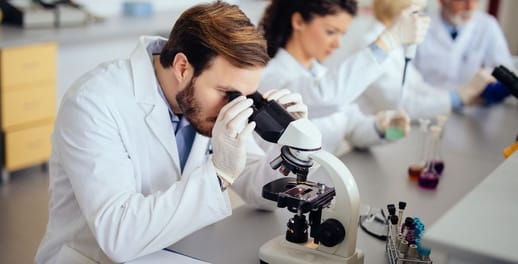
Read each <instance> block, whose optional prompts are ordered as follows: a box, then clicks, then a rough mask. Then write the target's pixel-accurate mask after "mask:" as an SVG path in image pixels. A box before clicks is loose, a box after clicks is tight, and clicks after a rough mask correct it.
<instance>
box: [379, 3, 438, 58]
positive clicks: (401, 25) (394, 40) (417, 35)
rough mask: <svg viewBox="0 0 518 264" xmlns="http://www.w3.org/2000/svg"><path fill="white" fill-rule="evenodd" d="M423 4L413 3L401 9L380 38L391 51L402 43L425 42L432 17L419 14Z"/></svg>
mask: <svg viewBox="0 0 518 264" xmlns="http://www.w3.org/2000/svg"><path fill="white" fill-rule="evenodd" d="M421 9H422V6H420V5H416V4H412V5H411V6H410V7H408V8H406V9H405V10H403V11H401V15H399V17H398V18H396V20H395V21H394V23H393V24H392V25H391V26H390V27H389V28H387V29H385V31H383V33H381V35H380V38H381V40H382V41H383V43H384V44H385V46H386V49H387V51H391V50H393V49H395V48H398V47H400V46H401V45H412V44H419V43H421V42H423V40H424V37H425V36H426V32H427V31H428V28H429V27H430V17H428V16H424V15H421V14H419V13H420V12H421Z"/></svg>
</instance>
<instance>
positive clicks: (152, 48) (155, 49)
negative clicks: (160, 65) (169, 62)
mask: <svg viewBox="0 0 518 264" xmlns="http://www.w3.org/2000/svg"><path fill="white" fill-rule="evenodd" d="M165 44H166V41H165V40H158V41H155V42H152V43H151V44H150V45H148V46H147V47H146V50H147V52H148V53H149V54H151V55H153V54H157V53H160V52H161V51H162V49H163V48H164V46H165ZM155 79H156V84H157V85H156V86H157V88H158V93H159V94H160V97H161V98H162V100H163V101H164V103H165V105H166V106H167V109H168V110H169V115H170V116H171V121H173V122H180V118H179V117H178V116H177V115H175V113H174V112H173V110H172V109H171V105H169V102H168V101H167V99H166V98H165V95H164V91H163V90H162V86H160V82H159V81H158V78H155ZM182 119H184V118H182Z"/></svg>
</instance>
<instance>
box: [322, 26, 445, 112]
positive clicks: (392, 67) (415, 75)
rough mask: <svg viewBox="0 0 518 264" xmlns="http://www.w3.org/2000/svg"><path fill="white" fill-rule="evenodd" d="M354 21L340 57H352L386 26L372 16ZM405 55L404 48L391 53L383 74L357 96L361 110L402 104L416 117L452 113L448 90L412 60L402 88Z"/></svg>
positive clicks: (344, 41) (373, 110) (367, 110)
mask: <svg viewBox="0 0 518 264" xmlns="http://www.w3.org/2000/svg"><path fill="white" fill-rule="evenodd" d="M355 21H358V22H356V23H352V24H351V26H350V27H349V30H348V33H347V34H346V35H345V36H344V39H343V40H342V42H343V43H344V44H343V48H342V47H341V48H340V49H339V50H338V51H337V54H338V55H339V56H351V54H352V53H354V52H357V51H358V50H361V49H363V48H365V47H366V46H367V45H368V44H369V43H371V42H373V41H375V40H376V38H377V37H378V36H379V35H380V34H381V33H382V32H383V30H384V29H385V27H384V25H383V24H381V23H380V22H378V21H377V20H376V19H375V18H374V17H372V16H363V17H359V18H356V19H355ZM404 56H405V55H404V50H403V48H399V49H396V50H393V51H392V52H390V53H389V54H388V57H387V59H386V61H385V62H384V63H383V65H384V67H385V71H384V72H383V74H382V75H381V76H380V77H379V78H378V79H376V81H374V82H373V83H371V84H370V85H369V87H368V88H367V90H365V92H363V93H362V95H361V96H360V97H359V98H358V101H357V103H358V104H359V106H360V109H361V111H363V112H364V113H366V114H376V113H377V112H379V111H383V110H388V109H398V108H400V107H401V108H402V109H403V110H405V112H406V113H407V114H408V115H409V116H410V117H411V118H413V119H416V118H420V117H426V118H431V117H435V116H437V115H440V114H446V113H449V112H450V111H451V100H450V95H449V92H448V91H445V90H439V89H436V88H434V87H432V86H431V85H429V84H427V83H426V82H425V81H424V80H423V78H422V76H421V74H420V73H419V72H418V71H417V70H416V68H415V67H414V66H413V65H412V64H411V63H409V64H408V66H407V73H406V80H405V89H404V90H402V89H401V82H402V77H403V69H404V63H405V60H404ZM325 63H326V65H332V64H334V63H336V62H335V60H334V59H331V60H328V61H326V62H325ZM400 101H401V102H400Z"/></svg>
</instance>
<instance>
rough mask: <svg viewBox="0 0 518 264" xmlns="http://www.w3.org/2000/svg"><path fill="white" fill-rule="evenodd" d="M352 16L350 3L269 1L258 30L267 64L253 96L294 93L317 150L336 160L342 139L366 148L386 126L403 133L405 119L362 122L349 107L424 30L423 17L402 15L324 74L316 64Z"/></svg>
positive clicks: (384, 115)
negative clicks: (317, 137) (316, 136)
mask: <svg viewBox="0 0 518 264" xmlns="http://www.w3.org/2000/svg"><path fill="white" fill-rule="evenodd" d="M356 11H357V3H356V1H353V0H299V1H284V0H273V1H271V3H270V5H269V6H268V7H267V9H266V10H265V12H264V16H263V18H262V20H261V22H260V24H259V30H260V31H261V32H263V34H264V36H265V38H266V40H267V42H268V55H270V57H272V60H271V61H270V62H269V63H268V65H267V67H266V69H265V71H264V73H263V75H262V77H261V81H260V84H259V88H258V90H259V91H265V90H268V89H271V88H272V87H280V88H284V89H286V92H287V91H288V90H292V91H295V92H297V93H300V94H301V96H302V98H303V99H304V102H305V103H306V104H307V106H308V109H309V112H310V116H309V118H310V119H311V120H312V121H313V122H314V123H315V124H316V125H317V127H319V129H320V130H321V131H322V136H323V137H322V138H323V144H322V146H323V148H324V149H325V150H327V151H329V152H333V153H335V154H337V155H340V154H342V153H343V150H344V149H343V148H342V147H341V146H343V145H342V144H341V143H342V142H344V139H346V140H347V141H348V143H350V144H351V145H354V146H358V147H366V146H369V145H372V144H376V143H380V142H382V141H383V138H384V137H385V132H386V131H387V129H388V128H389V126H391V125H392V126H395V127H397V128H398V129H400V130H402V131H405V132H404V133H406V132H407V131H408V117H407V115H406V114H405V113H403V112H399V111H390V112H388V111H382V112H380V113H378V114H377V115H376V116H365V115H363V114H362V113H361V112H360V111H359V109H358V106H357V105H356V104H353V103H352V101H354V100H355V99H356V98H357V97H358V96H359V95H360V94H361V93H362V92H363V91H364V90H365V88H366V87H367V86H368V85H369V84H370V83H371V82H373V81H374V80H376V79H377V78H378V77H379V76H380V75H381V74H382V72H383V66H382V63H383V61H384V60H385V59H386V57H387V54H389V53H390V52H391V51H392V50H394V49H395V48H397V47H398V46H399V45H402V44H414V43H419V42H421V41H422V39H423V38H424V35H425V33H426V30H427V28H428V19H427V18H426V17H413V16H411V15H410V13H411V10H407V12H406V13H405V14H404V15H402V16H401V17H399V19H398V20H397V22H396V23H394V24H393V25H392V27H390V28H387V30H385V31H383V32H382V33H381V34H380V35H379V36H378V37H377V38H376V39H375V40H374V41H373V42H372V43H370V44H369V46H368V47H366V48H365V49H363V50H361V51H359V52H358V53H356V54H355V55H354V56H353V57H351V58H349V59H347V60H343V61H341V63H340V64H339V65H337V66H336V67H332V68H329V69H327V68H325V67H324V66H323V65H321V64H320V63H319V61H323V60H324V59H326V58H327V57H329V56H330V55H331V54H332V53H333V51H334V50H335V49H336V48H338V47H339V46H340V39H341V37H342V35H343V34H345V32H346V31H347V28H348V26H349V23H350V22H351V20H352V18H353V16H354V15H355V14H356ZM280 102H281V101H280ZM281 103H283V102H281Z"/></svg>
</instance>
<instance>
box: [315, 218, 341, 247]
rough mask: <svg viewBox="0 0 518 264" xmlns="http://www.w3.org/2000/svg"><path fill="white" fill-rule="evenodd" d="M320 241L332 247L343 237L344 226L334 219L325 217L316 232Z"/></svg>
mask: <svg viewBox="0 0 518 264" xmlns="http://www.w3.org/2000/svg"><path fill="white" fill-rule="evenodd" d="M318 237H319V240H320V243H321V244H323V245H324V246H326V247H334V246H336V245H338V244H340V243H341V242H342V241H343V240H344V239H345V228H344V226H343V225H342V223H340V221H338V220H336V219H332V218H331V219H327V220H326V221H324V222H323V223H322V224H320V230H319V232H318Z"/></svg>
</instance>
